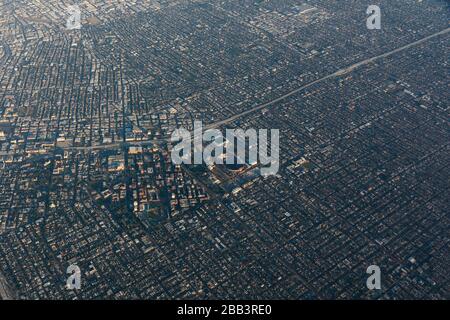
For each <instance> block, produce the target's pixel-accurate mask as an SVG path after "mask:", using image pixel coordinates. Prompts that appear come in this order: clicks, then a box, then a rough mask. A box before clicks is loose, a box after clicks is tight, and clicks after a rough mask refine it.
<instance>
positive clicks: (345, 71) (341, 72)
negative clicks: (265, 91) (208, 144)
mask: <svg viewBox="0 0 450 320" xmlns="http://www.w3.org/2000/svg"><path fill="white" fill-rule="evenodd" d="M449 31H450V28H447V29H444V30H441V31H439V32H436V33H434V34H432V35H429V36H427V37H425V38H422V39H420V40H417V41H414V42H411V43H409V44H406V45H404V46H402V47H399V48H397V49H394V50H392V51H389V52H386V53H383V54H380V55H378V56H375V57H372V58H368V59H365V60H363V61H360V62H357V63H355V64H352V65H351V66H348V67H346V68H344V69H341V70H338V71H336V72H334V73H332V74H329V75H326V76H324V77H322V78H320V79H317V80H314V81H313V82H310V83H308V84H305V85H304V86H301V87H299V88H296V89H294V90H292V91H290V92H288V93H286V94H285V95H283V96H281V97H278V98H276V99H274V100H271V101H269V102H266V103H263V104H260V105H258V106H255V107H253V108H251V109H248V110H245V111H243V112H241V113H238V114H235V115H233V116H231V117H229V118H227V119H225V120H221V121H218V122H214V123H212V124H210V125H208V126H206V128H216V127H219V126H221V125H223V124H227V123H230V122H233V121H234V120H236V119H238V118H240V117H243V116H245V115H248V114H250V113H253V112H255V111H259V110H261V109H264V108H267V107H269V106H271V105H273V104H275V103H277V102H280V101H283V100H285V99H287V98H289V97H291V96H293V95H295V94H296V93H298V92H300V91H302V90H305V89H307V88H309V87H311V86H313V85H315V84H317V83H320V82H323V81H325V80H328V79H331V78H335V77H340V76H343V75H345V74H348V73H351V72H353V71H354V70H356V69H357V68H359V67H362V66H364V65H367V64H369V63H372V62H375V61H377V60H380V59H383V58H386V57H389V56H391V55H393V54H395V53H398V52H400V51H403V50H405V49H408V48H411V47H414V46H417V45H419V44H421V43H423V42H425V41H427V40H429V39H432V38H435V37H437V36H440V35H443V34H446V33H448V32H449Z"/></svg>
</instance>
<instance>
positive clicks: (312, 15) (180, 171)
mask: <svg viewBox="0 0 450 320" xmlns="http://www.w3.org/2000/svg"><path fill="white" fill-rule="evenodd" d="M73 4H77V5H79V7H80V9H81V13H82V17H81V18H82V20H81V25H82V26H81V28H80V29H74V30H68V29H67V28H66V19H67V12H66V9H65V8H66V6H67V5H73ZM371 4H376V5H379V6H380V7H381V9H382V28H381V29H380V30H369V29H368V28H367V27H366V18H367V13H366V9H367V7H368V6H369V5H371ZM449 18H450V4H449V2H448V1H446V0H441V1H439V0H389V1H378V0H374V1H365V0H340V1H329V0H273V1H269V0H221V1H214V0H210V1H207V0H197V1H187V0H160V1H157V0H151V1H143V0H142V1H141V0H127V1H112V0H95V1H94V0H84V1H78V2H70V1H58V0H45V1H44V0H17V1H13V0H4V1H2V3H1V4H0V297H1V298H2V299H9V298H23V299H334V298H337V299H353V298H357V299H410V298H419V299H421V298H428V299H448V298H450V290H449V289H450V284H449V281H450V276H449V273H448V270H449V267H450V254H449V243H450V237H449V231H450V215H449V213H450V197H449V191H450V171H449V166H450V122H449V115H450V112H449V111H450V109H449V107H450V106H449V101H450V99H449V78H448V74H449V62H448V61H449V60H448V57H449V38H450V36H449V31H450V28H449V26H448V23H449ZM195 120H201V121H203V123H204V124H205V125H206V126H208V127H209V128H218V129H221V130H225V128H243V129H247V128H277V129H279V130H280V170H279V172H278V174H277V175H274V176H270V177H262V176H261V175H260V174H259V171H258V170H259V168H258V165H240V166H230V165H215V166H209V167H208V166H205V165H175V164H173V162H172V161H171V157H170V148H171V142H170V134H171V133H172V132H173V131H174V130H175V129H176V128H180V127H184V128H188V129H191V128H192V127H193V123H194V121H195ZM73 264H76V265H77V266H79V267H80V269H81V271H82V287H81V289H79V290H68V288H67V287H66V279H67V277H68V274H67V273H66V270H67V267H68V266H70V265H73ZM370 265H378V266H379V267H380V269H381V271H382V288H381V290H368V288H367V287H366V279H367V276H368V275H367V274H366V269H367V267H368V266H370Z"/></svg>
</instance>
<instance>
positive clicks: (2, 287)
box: [0, 273, 16, 300]
mask: <svg viewBox="0 0 450 320" xmlns="http://www.w3.org/2000/svg"><path fill="white" fill-rule="evenodd" d="M15 298H16V295H15V293H14V292H13V291H12V290H11V288H10V287H9V286H8V283H7V282H6V280H5V278H4V277H3V275H2V274H1V273H0V300H14V299H15Z"/></svg>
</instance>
